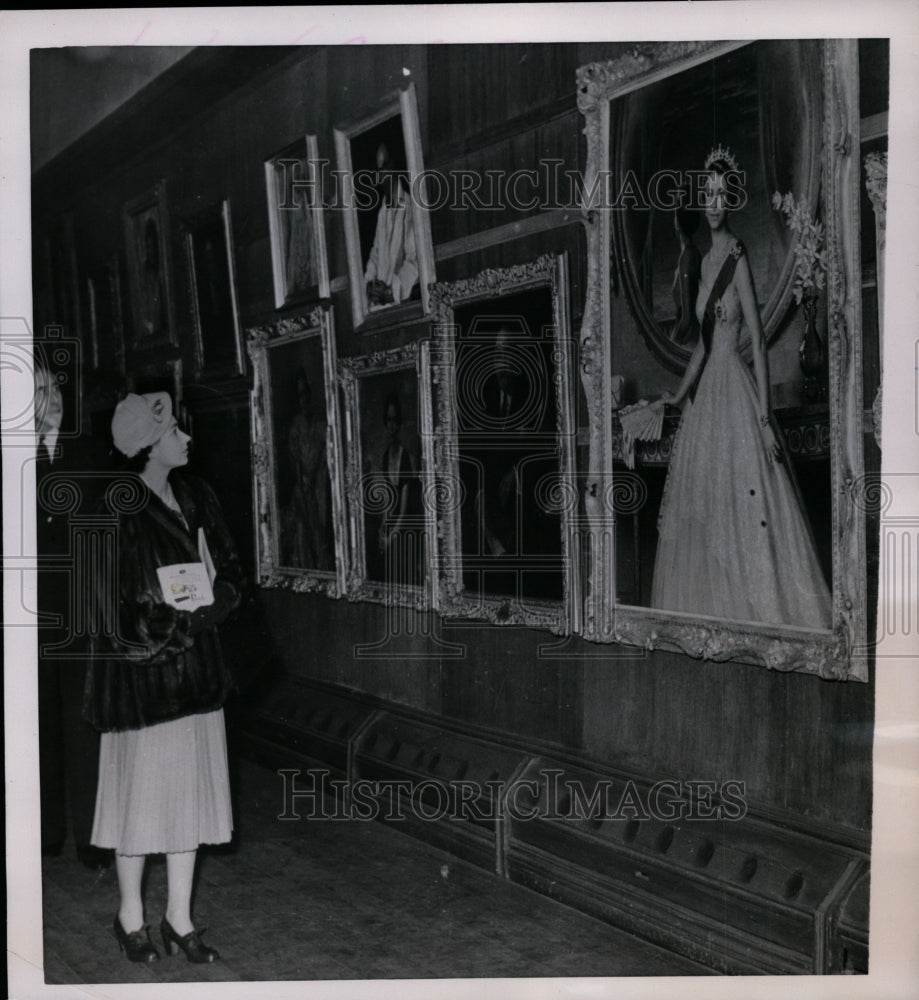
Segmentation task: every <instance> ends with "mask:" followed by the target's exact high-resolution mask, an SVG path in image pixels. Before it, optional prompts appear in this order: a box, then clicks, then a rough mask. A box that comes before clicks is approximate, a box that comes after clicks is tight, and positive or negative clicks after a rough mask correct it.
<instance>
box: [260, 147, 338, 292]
mask: <svg viewBox="0 0 919 1000" xmlns="http://www.w3.org/2000/svg"><path fill="white" fill-rule="evenodd" d="M265 190H266V195H267V199H268V231H269V236H270V239H271V268H272V274H273V276H274V305H275V308H276V309H286V308H287V307H288V306H292V305H296V304H298V303H304V302H315V301H317V300H318V299H327V298H328V297H329V263H328V257H327V255H326V243H325V224H324V222H323V217H322V203H323V202H322V169H321V164H320V162H319V145H318V141H317V138H316V136H315V135H307V136H304V137H303V138H302V139H298V140H297V141H296V142H294V143H292V144H291V145H289V146H287V147H285V148H284V149H282V150H281V151H280V152H279V153H276V154H275V155H274V156H272V157H270V158H269V159H268V160H266V161H265Z"/></svg>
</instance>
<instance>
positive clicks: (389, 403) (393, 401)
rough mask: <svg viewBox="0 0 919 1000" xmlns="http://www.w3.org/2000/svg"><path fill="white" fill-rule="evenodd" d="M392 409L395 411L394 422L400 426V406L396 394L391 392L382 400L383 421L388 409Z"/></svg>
mask: <svg viewBox="0 0 919 1000" xmlns="http://www.w3.org/2000/svg"><path fill="white" fill-rule="evenodd" d="M390 407H392V408H393V409H394V410H395V411H396V420H397V421H398V422H399V424H400V425H401V424H402V404H401V403H400V402H399V395H398V393H395V392H391V393H389V395H388V396H387V397H386V399H384V400H383V420H384V421H385V420H386V415H387V414H388V413H389V408H390Z"/></svg>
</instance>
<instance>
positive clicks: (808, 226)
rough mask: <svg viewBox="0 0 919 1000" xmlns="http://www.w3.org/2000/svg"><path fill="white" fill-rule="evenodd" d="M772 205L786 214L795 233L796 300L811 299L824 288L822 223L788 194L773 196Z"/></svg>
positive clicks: (788, 222)
mask: <svg viewBox="0 0 919 1000" xmlns="http://www.w3.org/2000/svg"><path fill="white" fill-rule="evenodd" d="M772 207H773V208H774V209H775V210H776V211H780V212H781V213H782V214H783V215H784V216H785V225H786V226H788V228H789V229H790V230H791V231H792V232H793V233H794V234H795V236H797V238H798V241H797V243H796V244H795V248H794V253H795V284H794V291H795V301H796V302H797V303H798V304H800V303H801V300H802V299H803V298H805V296H806V297H808V298H814V297H815V296H816V295H817V292H818V291H819V289H821V288H823V283H824V276H825V275H826V251H825V250H824V242H823V241H824V235H823V224H822V223H820V222H817V221H816V220H815V219H812V218H811V215H810V213H809V212H808V211H807V209H806V208H805V207H804V205H802V204H801V203H800V202H798V201H795V196H794V195H793V194H791V193H787V194H779V192H778V191H776V192H775V194H773V196H772Z"/></svg>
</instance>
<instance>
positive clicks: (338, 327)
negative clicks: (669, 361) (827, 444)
mask: <svg viewBox="0 0 919 1000" xmlns="http://www.w3.org/2000/svg"><path fill="white" fill-rule="evenodd" d="M619 51H620V47H619V46H617V45H615V44H605V45H604V44H591V45H558V46H546V45H507V46H483V47H461V46H437V47H430V48H424V47H409V46H391V47H389V46H387V47H375V46H360V47H353V48H350V47H349V48H344V47H343V48H337V49H336V48H318V49H312V48H302V49H296V50H284V51H283V52H276V53H269V54H267V55H266V56H265V58H264V59H261V60H260V59H256V58H253V57H251V55H250V57H249V58H248V59H246V60H242V59H241V57H240V59H237V58H236V57H235V56H234V55H233V54H232V53H230V52H224V53H220V54H219V59H216V61H215V57H214V56H212V55H209V54H208V53H206V52H203V51H202V50H196V51H195V52H193V53H192V54H191V55H190V56H189V57H187V60H186V61H185V62H184V63H183V62H180V63H179V64H177V66H176V67H173V70H172V74H171V75H170V76H169V77H168V79H167V80H166V81H165V83H163V82H161V83H160V84H159V85H158V84H156V83H155V84H153V85H152V87H151V88H149V92H148V93H142V94H141V95H139V98H135V100H134V101H133V102H130V103H129V104H128V105H127V106H126V107H125V108H124V109H123V110H122V111H121V112H118V113H116V115H114V116H113V117H112V118H111V119H109V120H107V121H106V122H103V123H102V124H101V125H100V126H98V127H97V128H96V129H95V130H93V131H92V132H90V133H89V134H87V135H86V136H84V137H83V139H81V140H79V142H78V143H77V144H76V146H75V147H72V148H71V150H69V151H65V153H64V154H63V155H62V156H60V157H58V158H57V159H56V160H55V161H52V163H51V164H49V165H48V166H46V167H44V168H43V169H41V170H39V171H38V172H37V173H36V175H35V177H34V186H33V217H34V231H35V233H36V234H37V235H38V234H41V233H43V232H46V231H48V230H50V228H51V227H53V226H54V225H55V224H56V220H58V219H60V218H61V217H62V216H69V217H70V219H71V220H72V227H73V239H74V246H75V258H76V261H77V280H76V288H77V299H78V302H79V307H78V308H77V309H76V310H75V311H74V316H73V324H74V326H75V327H76V331H77V333H78V334H79V335H80V336H82V337H85V336H86V334H87V329H88V325H87V316H86V305H85V302H83V301H82V299H80V298H79V293H80V290H81V289H82V288H83V286H84V284H85V275H86V274H88V273H89V271H90V270H92V269H93V268H94V267H96V266H98V265H99V264H101V263H103V262H105V261H107V260H110V259H111V257H112V255H113V254H123V249H122V247H123V217H122V212H123V206H124V205H125V204H126V203H127V202H129V201H130V200H131V199H133V198H135V197H137V196H138V195H139V194H142V193H143V192H145V191H147V190H149V189H151V188H152V187H153V186H154V185H156V184H157V183H158V182H159V181H161V180H162V179H165V181H166V192H167V196H166V197H167V205H168V214H169V220H170V228H169V233H168V240H169V248H170V253H171V269H172V276H173V289H174V315H175V317H176V333H177V340H178V344H177V346H176V347H175V348H170V349H165V350H162V351H160V352H159V353H157V354H156V356H155V357H154V356H151V357H150V358H148V359H145V360H146V361H147V362H149V363H150V364H152V365H156V364H163V363H165V362H167V361H169V360H170V359H179V360H181V362H182V379H183V382H184V383H185V393H184V395H185V400H186V407H187V412H188V415H189V417H190V420H191V429H192V432H193V434H194V436H195V438H196V445H197V447H196V451H195V455H194V459H193V470H194V471H195V472H197V473H198V474H200V475H202V476H204V477H205V478H207V479H209V480H210V481H211V482H212V483H213V484H214V486H215V488H216V489H217V492H218V494H219V495H220V498H221V501H222V503H223V504H224V506H225V508H226V509H227V512H228V519H229V520H230V522H231V527H232V529H233V531H234V533H235V534H236V536H237V539H238V542H239V545H240V548H241V550H242V551H243V554H244V558H245V561H246V563H247V565H248V567H249V569H250V571H253V570H254V565H255V556H254V531H253V527H252V525H253V516H252V472H251V467H250V462H249V433H250V411H249V400H248V395H247V392H248V386H249V378H250V377H251V376H239V377H237V378H225V379H221V380H216V381H214V382H212V383H210V384H208V383H206V382H201V381H200V380H199V379H197V378H196V365H197V362H196V355H195V349H194V346H193V345H194V336H193V327H192V307H191V301H190V297H189V289H188V283H187V280H186V277H185V263H184V250H183V246H182V243H181V238H180V223H181V221H182V220H183V219H185V218H188V217H191V216H193V215H194V213H195V212H196V211H197V210H199V209H200V208H203V207H205V206H207V205H211V204H214V203H216V202H219V201H220V200H221V199H224V198H226V199H229V202H230V205H231V211H232V235H233V243H234V251H235V264H236V275H237V281H238V297H239V308H240V317H241V324H242V327H243V328H250V327H254V326H259V325H262V324H266V323H271V322H274V321H276V320H277V319H278V317H279V315H281V316H283V315H297V308H296V307H294V308H293V309H291V310H287V311H286V312H281V313H280V314H279V313H278V311H277V310H276V309H275V305H274V295H273V284H272V273H271V253H270V245H269V226H268V207H267V203H266V191H265V175H264V161H265V160H266V159H267V158H268V157H269V156H271V155H273V154H275V153H276V152H277V151H278V150H280V149H282V148H283V147H285V146H286V145H288V144H289V143H291V142H293V141H294V140H296V139H297V138H298V137H301V136H303V135H304V134H306V133H312V134H316V135H317V137H318V143H319V149H320V154H321V155H323V156H326V157H328V158H329V159H331V160H334V143H333V128H334V127H335V126H336V125H337V124H339V123H341V122H344V121H347V120H349V119H353V118H355V117H357V116H360V115H361V114H363V113H365V111H366V110H367V109H368V108H372V107H373V106H374V104H375V102H377V101H379V100H380V97H381V95H385V94H388V93H390V92H392V91H395V90H397V89H398V88H400V87H401V86H404V85H405V83H406V82H407V81H411V82H412V83H413V84H414V87H415V92H416V95H417V105H418V117H419V124H420V132H421V141H422V149H423V155H424V160H425V166H426V167H427V168H428V169H441V170H445V171H447V170H458V169H468V170H472V171H476V172H478V173H484V171H487V170H489V169H494V170H504V171H509V170H514V169H518V168H535V167H536V166H537V165H538V162H539V160H540V159H545V158H553V159H557V160H560V161H561V163H562V168H561V169H562V171H564V170H567V169H571V170H581V169H583V166H584V156H585V153H584V140H583V136H582V134H581V129H582V127H583V120H582V118H581V116H580V113H579V111H578V108H577V102H576V93H575V71H576V69H577V67H578V66H580V65H582V64H585V63H588V62H592V61H596V60H602V59H610V58H612V57H614V56H615V55H616V54H617V53H618V52H619ZM33 67H34V69H33V71H34V72H40V71H41V61H40V53H39V54H37V55H36V57H35V61H34V63H33ZM206 80H217V81H219V84H220V85H219V86H217V85H215V84H213V83H212V84H210V90H208V86H207V85H205V84H204V83H202V82H201V81H206ZM68 161H72V163H69V162H68ZM71 165H73V169H69V168H70V167H71ZM538 214H539V213H538V212H537V211H533V212H524V213H520V212H515V211H513V210H511V209H507V208H505V209H499V210H497V211H494V212H490V211H489V212H486V211H450V210H443V211H439V212H435V213H433V215H432V218H431V230H432V237H433V244H434V259H435V267H436V275H437V278H438V280H441V281H443V280H448V281H453V280H458V279H460V278H467V277H470V276H473V275H475V274H477V273H478V272H480V271H481V270H482V269H484V268H487V267H508V266H510V265H512V264H520V263H525V262H527V261H530V260H533V259H535V258H536V257H537V256H539V255H540V254H544V253H553V254H559V253H567V255H568V260H569V279H570V288H569V297H570V302H571V329H572V331H573V333H574V334H575V335H577V331H578V330H579V325H580V318H581V313H582V310H583V304H584V297H585V293H586V248H585V240H584V235H583V230H582V227H581V224H580V222H579V221H578V219H577V216H576V214H572V215H571V216H570V217H564V213H563V212H559V211H556V212H553V213H551V218H547V219H546V220H545V226H542V227H541V226H533V225H532V222H533V218H534V217H535V216H536V215H538ZM527 220H529V222H530V223H531V226H530V228H526V227H524V228H523V230H522V235H515V232H514V229H513V227H514V226H515V225H517V224H520V223H522V222H526V221H527ZM325 227H326V228H325V233H326V242H327V247H328V257H329V273H330V277H331V284H332V294H331V302H332V306H333V309H334V315H335V339H336V346H337V351H338V356H339V357H340V358H344V357H351V356H357V355H361V354H365V353H369V352H371V351H377V350H383V349H389V348H392V347H397V346H400V345H402V344H405V343H408V342H411V341H413V340H419V339H423V338H424V337H426V336H427V335H428V333H429V329H428V324H427V323H426V322H425V321H420V322H414V323H412V324H411V325H408V326H404V327H396V328H390V329H383V330H378V331H377V332H372V333H361V332H356V331H355V329H354V326H353V323H352V318H351V305H350V296H349V290H348V285H347V274H348V269H347V255H346V247H345V239H344V226H343V220H342V218H341V217H340V216H339V215H338V214H337V213H335V212H331V211H330V212H326V213H325ZM498 227H505V228H504V229H502V230H501V231H500V235H499V236H497V237H494V240H495V241H493V239H492V235H493V234H490V231H492V230H496V229H498ZM39 242H40V241H39V240H38V239H36V241H35V244H34V251H35V253H37V252H38V244H39ZM120 266H121V267H122V268H123V267H124V261H123V259H121V261H120ZM39 271H40V263H39V262H38V261H36V274H38V272H39ZM122 277H124V276H123V275H122ZM122 287H123V289H125V285H123V286H122ZM125 294H126V290H125ZM43 295H44V296H45V298H44V299H43ZM49 308H50V307H49V306H48V304H47V291H45V292H44V293H43V292H42V290H41V288H40V286H39V285H38V284H36V309H35V321H36V324H38V325H39V326H40V325H41V323H42V322H43V321H44V320H47V319H49V318H50V316H51V312H49ZM617 308H620V306H617ZM789 345H790V346H789ZM795 347H796V345H795V344H794V343H793V342H792V340H791V337H789V338H787V339H786V341H784V342H783V347H782V348H781V350H782V351H784V352H785V354H787V353H788V351H789V350H790V351H792V353H793V352H794V350H795ZM642 350H643V348H642V345H641V344H640V343H637V344H636V348H635V359H634V360H635V364H636V365H641V364H643V354H642ZM784 357H785V355H784V354H783V358H784ZM129 364H130V359H129ZM782 365H784V369H783V370H786V369H787V368H788V366H787V364H785V361H784V360H783V361H782ZM650 370H651V367H650V366H649V371H650ZM654 370H656V368H655V369H654ZM650 388H651V390H652V391H654V390H656V389H658V388H662V387H659V386H657V385H654V386H651V387H650ZM576 411H577V412H576V422H577V426H578V427H579V428H586V427H587V426H588V424H589V423H590V422H591V421H592V420H594V419H596V418H597V415H596V414H593V413H589V412H586V409H585V406H584V402H583V398H582V396H581V394H580V393H578V402H577V404H576ZM393 615H394V611H393V609H390V608H387V607H384V606H381V605H378V604H370V603H364V602H351V601H348V600H347V599H345V598H339V599H332V598H329V597H326V596H321V595H317V594H307V593H295V592H292V591H290V590H283V589H260V590H258V591H257V592H256V594H255V599H254V602H253V605H252V607H251V608H250V610H249V612H248V613H247V617H246V619H245V622H244V626H243V625H240V626H238V627H237V631H236V633H235V634H231V635H230V641H229V643H228V645H229V646H230V647H231V648H232V649H233V651H234V655H235V656H236V657H237V658H239V659H243V660H245V661H246V662H245V666H246V669H247V670H248V671H249V672H250V673H251V674H253V675H256V676H257V675H258V674H259V672H260V671H261V670H263V669H264V670H265V671H268V670H269V669H270V668H272V665H274V666H277V665H280V667H281V668H283V669H284V670H287V671H289V672H291V673H294V674H297V675H302V676H305V677H309V678H313V679H317V680H321V681H326V682H330V683H334V684H337V685H341V686H342V687H345V688H351V689H354V690H356V691H360V692H363V693H367V694H370V695H373V696H376V697H379V698H384V699H390V700H393V701H395V702H398V703H400V704H403V705H407V706H411V707H414V708H419V709H423V710H426V711H429V712H433V713H436V714H441V715H444V716H447V717H449V718H451V719H454V720H459V721H464V720H465V721H469V722H472V723H476V724H480V725H486V726H492V727H496V728H499V729H501V730H504V731H506V732H507V733H510V734H519V735H520V736H523V737H527V738H532V739H536V740H538V741H540V742H542V743H545V744H553V745H556V746H558V747H562V748H566V749H569V750H572V751H577V752H579V753H581V754H583V755H585V756H587V757H590V758H593V759H595V760H597V761H601V762H605V763H608V764H610V765H611V766H615V767H622V768H630V769H634V770H636V771H639V772H641V773H644V774H646V775H648V776H650V777H652V778H658V777H666V778H670V779H674V780H677V781H679V780H686V779H699V780H709V779H711V780H715V781H718V782H721V781H723V780H726V779H729V778H730V779H735V780H738V781H743V782H745V783H746V792H747V798H748V800H749V801H750V803H751V804H752V803H755V804H758V805H760V806H762V807H764V808H766V809H768V810H778V811H779V812H782V811H787V813H788V815H789V816H790V817H806V818H808V819H812V820H814V821H818V822H821V823H825V824H829V825H830V826H834V827H839V828H842V829H844V830H846V831H851V832H856V833H857V832H862V833H864V832H866V831H868V829H869V828H870V810H871V784H870V783H871V746H872V718H873V684H871V683H868V684H859V683H841V682H830V681H825V680H821V679H820V678H818V677H814V676H808V675H804V674H783V673H778V672H772V671H769V670H766V669H764V668H762V667H757V666H751V665H746V664H740V663H711V662H703V661H699V660H695V659H692V658H690V657H687V656H684V655H681V654H678V653H670V652H665V651H654V652H650V651H648V652H645V651H636V650H634V649H629V648H627V647H623V646H618V645H610V646H601V645H596V644H591V643H587V642H584V641H582V640H580V639H577V638H568V639H559V638H558V637H556V636H553V635H551V634H550V633H548V632H545V631H540V630H537V629H528V628H522V627H501V626H491V625H487V624H484V623H466V624H461V623H455V622H453V623H449V622H444V621H443V620H442V619H440V618H439V616H437V615H434V614H430V613H427V614H418V615H416V616H414V617H413V618H412V620H411V626H412V631H411V632H409V630H408V629H407V628H403V629H402V631H401V632H400V628H401V626H402V625H404V624H405V622H404V619H400V620H398V621H395V625H394V617H393ZM387 637H389V638H390V639H391V640H392V641H391V643H390V644H389V645H388V646H387V647H386V648H384V650H383V653H384V654H385V655H378V654H377V655H374V654H373V653H372V652H370V651H367V650H358V649H357V647H359V646H362V645H366V646H369V645H371V644H373V643H376V642H378V641H380V640H385V639H387ZM457 646H461V647H462V650H463V655H461V656H456V655H454V653H455V649H456V647H457Z"/></svg>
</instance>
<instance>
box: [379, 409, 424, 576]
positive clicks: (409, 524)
mask: <svg viewBox="0 0 919 1000" xmlns="http://www.w3.org/2000/svg"><path fill="white" fill-rule="evenodd" d="M383 425H384V427H385V429H386V435H387V438H388V440H387V443H386V448H385V450H384V451H383V455H382V457H381V459H380V475H381V477H382V479H383V481H385V482H386V483H387V484H388V485H389V487H390V489H391V490H392V504H391V506H390V507H389V508H388V509H387V510H386V511H384V513H383V515H382V516H381V518H380V525H379V529H378V531H377V548H378V553H379V557H380V560H381V562H382V577H383V579H385V580H387V581H389V582H392V583H402V584H415V583H417V582H418V566H419V561H420V558H421V554H422V553H421V546H422V541H423V532H422V531H421V530H420V528H421V520H420V519H421V476H420V473H419V470H418V467H417V463H416V461H415V458H414V457H413V455H412V453H411V451H410V450H409V449H408V448H407V447H406V446H405V445H404V444H403V442H402V437H401V431H402V404H401V402H400V400H399V396H398V394H397V393H395V392H391V393H390V394H389V395H388V396H387V397H386V399H385V401H384V404H383ZM409 539H411V541H409Z"/></svg>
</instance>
